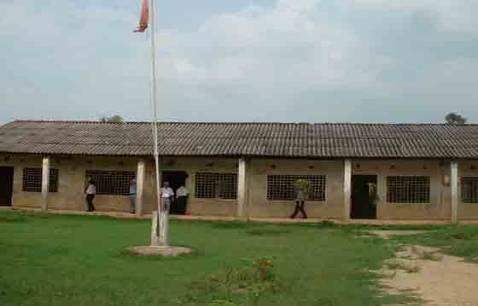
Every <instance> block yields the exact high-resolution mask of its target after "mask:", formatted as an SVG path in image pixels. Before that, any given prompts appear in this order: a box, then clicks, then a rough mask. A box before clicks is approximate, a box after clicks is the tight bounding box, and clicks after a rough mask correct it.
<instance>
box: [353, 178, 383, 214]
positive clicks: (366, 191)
mask: <svg viewBox="0 0 478 306" xmlns="http://www.w3.org/2000/svg"><path fill="white" fill-rule="evenodd" d="M376 196H377V176H376V175H353V176H352V209H351V212H350V217H351V218H352V219H376V218H377V205H376Z"/></svg>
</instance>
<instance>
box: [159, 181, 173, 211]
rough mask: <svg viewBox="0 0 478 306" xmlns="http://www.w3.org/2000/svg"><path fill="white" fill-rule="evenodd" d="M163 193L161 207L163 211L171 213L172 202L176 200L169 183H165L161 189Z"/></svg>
mask: <svg viewBox="0 0 478 306" xmlns="http://www.w3.org/2000/svg"><path fill="white" fill-rule="evenodd" d="M160 193H161V205H162V206H163V209H166V210H167V211H169V206H171V200H173V199H174V190H173V188H171V187H169V182H164V183H163V187H161V189H160Z"/></svg>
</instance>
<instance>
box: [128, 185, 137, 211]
mask: <svg viewBox="0 0 478 306" xmlns="http://www.w3.org/2000/svg"><path fill="white" fill-rule="evenodd" d="M129 202H130V208H129V212H130V213H132V214H134V213H135V212H136V179H132V180H131V181H130V182H129Z"/></svg>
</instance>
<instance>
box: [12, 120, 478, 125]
mask: <svg viewBox="0 0 478 306" xmlns="http://www.w3.org/2000/svg"><path fill="white" fill-rule="evenodd" d="M9 123H40V124H41V123H52V124H55V123H58V124H65V123H66V124H68V123H70V124H104V125H119V124H151V121H124V122H101V121H93V120H14V121H10V122H7V123H6V124H9ZM158 123H159V124H200V125H207V124H212V125H221V124H227V125H233V124H236V125H264V124H274V125H335V126H337V125H357V126H358V125H360V126H426V125H429V126H477V125H478V123H467V124H464V125H451V124H448V123H433V122H409V123H406V122H397V123H390V122H279V121H159V122H158Z"/></svg>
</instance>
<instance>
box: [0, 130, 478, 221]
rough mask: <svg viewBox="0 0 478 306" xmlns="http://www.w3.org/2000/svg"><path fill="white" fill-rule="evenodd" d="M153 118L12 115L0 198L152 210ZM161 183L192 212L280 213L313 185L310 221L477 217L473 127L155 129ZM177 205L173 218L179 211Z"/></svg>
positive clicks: (2, 143)
mask: <svg viewBox="0 0 478 306" xmlns="http://www.w3.org/2000/svg"><path fill="white" fill-rule="evenodd" d="M151 134H152V133H151V124H149V123H147V122H126V123H100V122H85V121H79V122H74V121H14V122H11V123H8V124H5V125H3V126H1V127H0V205H11V206H13V207H43V208H44V209H46V208H51V209H61V210H84V194H83V192H84V188H85V184H86V181H87V178H94V179H95V181H96V182H97V193H98V195H97V197H96V199H95V206H96V208H97V209H98V210H104V211H128V209H129V198H128V192H129V189H128V188H129V183H130V181H131V179H132V178H136V179H137V188H138V192H137V206H138V207H137V214H140V215H141V214H144V213H149V212H151V211H152V210H153V207H155V191H154V188H155V187H154V186H155V175H154V174H155V169H154V160H153V156H152V154H153V146H152V136H151ZM158 150H159V154H160V171H161V180H162V181H169V182H170V184H171V185H172V187H173V188H177V187H178V186H180V185H181V184H185V186H186V187H187V188H188V190H189V191H190V196H189V201H188V205H187V213H188V214H191V215H208V216H237V217H246V218H247V217H268V218H274V217H287V216H288V215H290V213H291V212H292V210H293V203H292V202H293V199H294V197H295V188H294V184H295V182H296V181H297V180H298V179H305V180H307V181H308V182H309V184H310V190H309V193H308V200H307V201H306V210H307V213H308V215H309V217H314V218H322V219H341V220H349V219H350V218H352V219H355V218H365V219H382V220H448V221H451V222H456V221H459V220H473V219H475V220H478V125H459V126H455V125H446V124H350V123H344V124H341V123H323V124H320V123H319V124H309V123H212V122H211V123H195V122H184V123H180V122H175V123H166V122H164V123H160V124H159V148H158ZM172 212H173V213H175V211H174V207H173V208H172Z"/></svg>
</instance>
